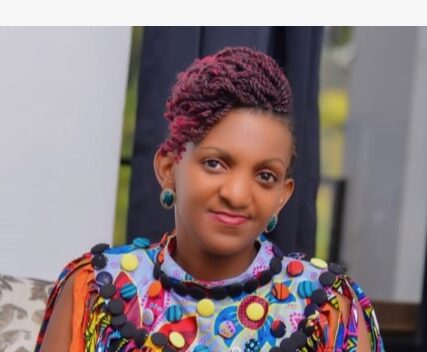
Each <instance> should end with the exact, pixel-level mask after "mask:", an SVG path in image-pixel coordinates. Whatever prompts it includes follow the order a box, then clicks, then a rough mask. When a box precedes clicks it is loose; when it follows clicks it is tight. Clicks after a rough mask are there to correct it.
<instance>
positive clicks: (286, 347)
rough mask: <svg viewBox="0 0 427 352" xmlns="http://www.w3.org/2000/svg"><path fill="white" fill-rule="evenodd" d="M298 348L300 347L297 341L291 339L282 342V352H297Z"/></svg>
mask: <svg viewBox="0 0 427 352" xmlns="http://www.w3.org/2000/svg"><path fill="white" fill-rule="evenodd" d="M297 348H298V346H297V344H296V343H295V341H294V340H292V339H290V338H289V337H287V338H285V339H283V340H282V342H280V350H281V351H282V352H296V351H297Z"/></svg>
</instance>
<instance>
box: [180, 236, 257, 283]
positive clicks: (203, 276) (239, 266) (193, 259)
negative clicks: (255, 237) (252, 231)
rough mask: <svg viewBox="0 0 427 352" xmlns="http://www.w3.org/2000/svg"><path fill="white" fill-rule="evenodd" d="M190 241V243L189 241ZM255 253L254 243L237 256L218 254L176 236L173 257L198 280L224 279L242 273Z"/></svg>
mask: <svg viewBox="0 0 427 352" xmlns="http://www.w3.org/2000/svg"><path fill="white" fill-rule="evenodd" d="M189 242H190V243H189ZM256 254H257V248H256V247H255V245H253V246H251V247H248V248H247V249H245V250H242V251H241V252H240V253H239V254H238V256H236V255H229V256H219V255H214V254H212V253H209V252H206V251H203V250H201V249H200V248H197V246H195V245H194V243H191V241H184V240H182V239H181V238H179V237H177V238H176V249H175V251H174V253H172V257H173V259H174V260H175V261H176V262H177V263H178V264H179V265H180V266H181V268H183V269H184V270H185V271H186V272H187V273H188V274H190V275H191V276H192V277H194V278H195V279H197V280H200V281H219V280H226V279H229V278H232V277H235V276H238V275H240V274H241V273H243V272H244V271H245V270H246V269H247V268H248V267H249V266H250V265H251V263H252V261H253V260H254V258H255V256H256Z"/></svg>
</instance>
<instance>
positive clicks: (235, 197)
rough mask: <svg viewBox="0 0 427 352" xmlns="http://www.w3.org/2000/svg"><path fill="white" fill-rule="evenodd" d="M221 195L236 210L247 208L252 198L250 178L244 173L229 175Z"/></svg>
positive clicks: (222, 187)
mask: <svg viewBox="0 0 427 352" xmlns="http://www.w3.org/2000/svg"><path fill="white" fill-rule="evenodd" d="M219 194H220V197H221V198H223V199H224V200H225V201H226V202H227V203H228V204H229V206H230V207H233V208H236V209H242V208H246V207H247V206H248V205H249V204H250V202H251V197H252V194H251V182H250V179H249V177H248V176H245V175H243V174H242V173H235V174H230V175H227V177H226V178H225V179H224V183H223V184H222V186H221V189H220V192H219Z"/></svg>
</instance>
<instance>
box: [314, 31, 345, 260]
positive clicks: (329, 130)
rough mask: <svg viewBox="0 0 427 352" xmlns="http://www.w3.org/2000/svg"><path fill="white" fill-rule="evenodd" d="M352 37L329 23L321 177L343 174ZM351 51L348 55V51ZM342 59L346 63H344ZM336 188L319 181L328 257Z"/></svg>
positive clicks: (320, 252) (320, 246)
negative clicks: (338, 57)
mask: <svg viewBox="0 0 427 352" xmlns="http://www.w3.org/2000/svg"><path fill="white" fill-rule="evenodd" d="M352 40H353V28H352V27H327V28H326V30H325V41H324V48H323V53H322V61H321V68H320V71H321V77H322V85H321V87H320V93H319V120H320V174H321V179H326V178H328V179H331V180H338V179H342V178H343V174H344V167H343V160H344V148H345V126H346V121H347V118H348V115H349V105H350V103H349V95H348V84H349V73H350V66H351V60H350V61H346V60H337V57H336V55H337V51H336V50H335V49H339V50H341V51H340V52H339V53H340V55H341V56H340V57H351V54H352V52H351V50H352V45H351V44H352ZM347 54H348V55H347ZM334 55H335V56H334ZM343 62H345V63H346V65H343ZM334 197H335V193H334V188H333V186H331V184H330V183H328V184H327V183H322V182H321V183H320V186H319V190H318V195H317V201H316V208H317V232H316V256H318V257H319V258H322V259H325V260H328V257H329V247H330V238H331V230H332V226H333V222H334V221H336V220H337V219H333V207H334Z"/></svg>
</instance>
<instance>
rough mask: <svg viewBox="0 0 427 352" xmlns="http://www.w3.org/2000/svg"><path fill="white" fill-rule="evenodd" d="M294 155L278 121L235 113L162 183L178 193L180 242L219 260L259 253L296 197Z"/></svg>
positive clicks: (286, 131) (284, 128)
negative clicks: (259, 244)
mask: <svg viewBox="0 0 427 352" xmlns="http://www.w3.org/2000/svg"><path fill="white" fill-rule="evenodd" d="M291 155H292V138H291V134H290V131H289V129H288V127H287V126H286V124H285V123H283V121H282V120H280V119H279V118H278V117H274V116H273V115H271V114H270V113H266V112H255V111H253V110H249V109H234V110H231V111H230V112H229V113H228V114H227V115H226V116H224V117H223V118H222V119H221V120H220V121H219V122H218V123H217V124H216V125H215V126H214V127H213V128H212V129H211V130H210V132H209V133H208V134H207V135H206V137H205V138H204V139H203V140H202V141H201V142H200V143H199V144H197V145H195V144H194V143H188V144H187V145H186V151H185V152H184V153H183V154H182V159H181V160H180V161H179V162H178V163H176V162H175V163H174V164H173V165H172V166H171V169H170V176H171V177H170V179H168V178H167V177H166V178H162V179H161V180H160V179H159V180H160V181H161V184H162V187H169V188H173V189H175V193H176V204H175V225H176V233H177V236H179V237H181V240H182V239H185V241H186V242H185V243H189V244H190V243H191V245H189V247H191V248H192V249H198V250H201V251H202V252H206V253H209V254H211V255H215V256H228V255H236V254H239V252H243V251H244V250H247V249H248V248H253V243H254V240H255V239H256V238H257V236H258V235H259V234H260V233H261V232H262V231H263V230H264V228H265V227H266V225H267V223H268V221H269V219H270V218H271V216H272V215H273V214H275V215H277V214H278V212H279V210H280V209H281V208H282V207H283V206H284V205H285V203H286V202H287V200H288V199H289V197H290V196H291V194H292V191H293V180H292V179H289V178H286V171H287V168H288V167H289V163H290V160H291ZM156 157H158V158H167V157H160V156H156ZM168 182H169V183H168ZM221 213H229V214H233V215H240V217H237V216H227V215H221ZM187 241H188V242H187Z"/></svg>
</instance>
